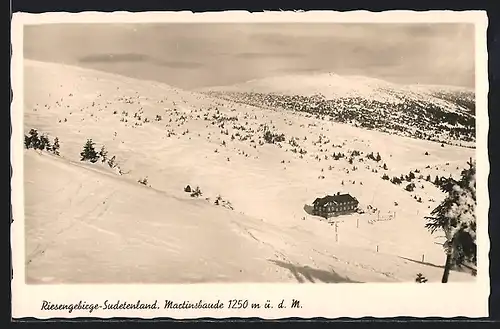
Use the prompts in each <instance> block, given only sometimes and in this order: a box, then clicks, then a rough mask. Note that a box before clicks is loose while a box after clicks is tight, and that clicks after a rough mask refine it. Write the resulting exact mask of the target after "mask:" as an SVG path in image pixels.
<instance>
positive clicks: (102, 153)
mask: <svg viewBox="0 0 500 329" xmlns="http://www.w3.org/2000/svg"><path fill="white" fill-rule="evenodd" d="M99 156H100V157H101V161H102V162H106V160H107V159H108V151H107V150H106V148H105V147H104V145H103V146H102V147H101V150H100V151H99Z"/></svg>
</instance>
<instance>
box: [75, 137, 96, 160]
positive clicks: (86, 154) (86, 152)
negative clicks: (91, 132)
mask: <svg viewBox="0 0 500 329" xmlns="http://www.w3.org/2000/svg"><path fill="white" fill-rule="evenodd" d="M94 145H95V143H94V142H93V141H92V139H87V142H86V143H85V145H84V146H83V151H82V152H80V156H81V159H80V161H90V162H92V163H95V162H97V160H99V154H97V152H96V151H95V148H94Z"/></svg>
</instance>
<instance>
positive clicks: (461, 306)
mask: <svg viewBox="0 0 500 329" xmlns="http://www.w3.org/2000/svg"><path fill="white" fill-rule="evenodd" d="M153 22H156V23H161V22H164V23H166V22H172V23H174V22H175V23H179V22H190V23H191V22H196V23H208V22H225V23H236V22H238V23H243V22H252V23H264V22H268V23H271V22H280V23H284V22H303V23H306V22H315V23H319V22H331V23H334V22H335V23H471V24H475V26H476V101H477V105H476V108H477V109H476V115H477V117H476V120H477V144H476V155H477V166H478V170H477V199H478V206H477V216H478V229H477V237H478V250H479V252H478V275H477V280H476V281H475V282H471V283H447V284H440V283H427V284H415V283H389V284H385V283H364V284H352V283H351V284H184V285H146V284H133V285H27V284H25V265H24V264H25V263H24V259H25V255H24V248H25V246H24V244H25V242H24V207H23V204H24V200H23V145H22V136H23V56H22V49H23V26H24V25H31V24H50V23H153ZM486 28H487V16H486V14H485V12H481V11H468V12H467V11H463V12H452V11H428V12H412V11H388V12H380V13H372V12H368V11H352V12H343V13H342V12H330V11H309V12H300V13H299V12H265V13H249V12H244V11H234V12H232V11H231V12H218V13H217V12H211V13H195V14H194V13H191V12H143V13H128V12H114V13H99V12H83V13H43V14H26V13H15V14H14V15H13V18H12V51H13V55H12V64H11V80H12V89H13V102H12V106H11V120H12V137H11V164H12V168H13V176H12V208H13V209H12V212H13V219H14V222H13V224H12V225H11V237H12V238H11V240H12V242H11V246H12V267H13V274H14V277H13V280H12V316H13V318H23V317H36V318H39V319H49V318H54V317H57V318H73V317H98V318H112V317H134V318H145V319H147V318H157V317H166V318H175V319H182V318H184V319H190V318H202V317H210V318H230V317H258V318H263V319H279V318H287V317H299V318H312V317H325V318H338V317H350V318H360V317H366V316H371V317H396V316H413V317H433V316H439V317H455V316H466V317H484V316H487V315H488V296H489V289H490V288H489V257H488V253H489V237H488V209H489V195H488V185H487V184H488V183H487V182H488V174H489V161H488V155H487V154H488V148H487V138H488V126H489V121H488V112H487V111H488V110H487V93H488V78H487V77H488V71H487V48H486ZM464 298H466V300H464ZM139 299H140V300H141V301H143V302H153V301H155V300H157V301H158V304H159V305H160V308H161V309H160V310H153V311H152V310H114V311H98V310H96V311H93V312H89V311H81V310H80V311H77V310H74V311H73V312H71V313H70V312H68V311H67V310H60V311H42V310H41V305H42V301H43V300H48V301H51V302H52V303H78V302H79V301H84V302H85V303H88V304H89V303H102V302H103V301H104V300H109V301H117V300H121V301H124V300H127V301H129V302H132V303H135V302H136V301H137V300H139ZM200 299H201V300H203V301H206V302H210V303H215V302H217V301H218V300H220V301H221V302H223V303H224V304H225V305H227V301H228V300H229V299H242V300H248V301H249V302H250V303H252V302H258V303H260V304H262V305H263V304H264V303H266V301H268V300H269V301H271V303H272V304H273V305H274V308H272V309H264V308H263V307H261V308H260V309H251V308H250V307H249V308H247V309H239V310H236V309H228V308H223V309H209V310H199V309H198V310H195V309H184V310H171V309H170V310H169V309H165V310H164V309H163V304H164V302H165V300H173V301H176V302H183V301H185V300H188V301H191V302H197V301H199V300H200ZM292 299H295V300H300V305H301V308H290V303H291V301H292ZM282 300H284V301H285V302H284V305H285V306H286V308H281V309H280V308H278V307H277V305H278V304H279V303H280V302H281V301H282Z"/></svg>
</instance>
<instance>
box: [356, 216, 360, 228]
mask: <svg viewBox="0 0 500 329" xmlns="http://www.w3.org/2000/svg"><path fill="white" fill-rule="evenodd" d="M356 228H359V218H356Z"/></svg>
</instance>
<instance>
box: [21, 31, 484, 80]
mask: <svg viewBox="0 0 500 329" xmlns="http://www.w3.org/2000/svg"><path fill="white" fill-rule="evenodd" d="M24 33H25V35H24V38H25V39H24V55H25V57H26V58H29V59H36V60H42V61H50V62H62V63H66V64H72V65H78V66H82V67H88V68H93V69H99V70H103V71H108V72H112V73H118V74H122V75H126V76H130V77H135V78H143V79H149V80H157V81H161V82H165V83H167V84H170V85H173V86H176V87H180V88H185V89H196V88H202V87H210V86H220V85H230V84H234V83H241V82H244V81H247V80H251V79H258V78H264V77H269V76H276V75H286V74H296V73H306V74H307V73H308V72H332V73H337V74H346V75H350V74H354V75H365V76H369V77H374V78H379V79H385V80H388V81H393V82H399V83H423V84H448V85H456V86H465V87H474V70H475V68H474V26H473V25H472V24H419V25H416V24H323V23H322V24H316V23H300V24H299V23H295V24H283V23H281V24H262V23H259V24H256V23H253V24H234V23H225V24H64V25H40V26H27V27H25V31H24Z"/></svg>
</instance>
